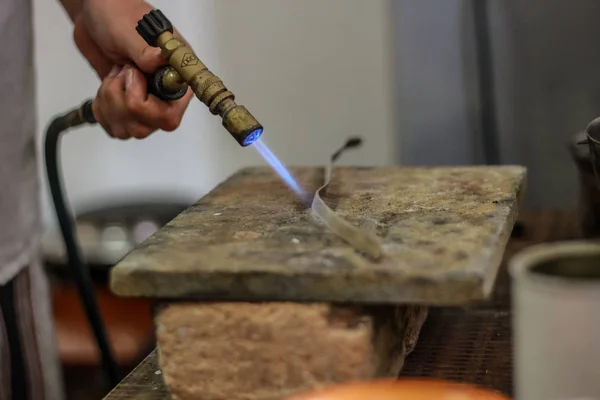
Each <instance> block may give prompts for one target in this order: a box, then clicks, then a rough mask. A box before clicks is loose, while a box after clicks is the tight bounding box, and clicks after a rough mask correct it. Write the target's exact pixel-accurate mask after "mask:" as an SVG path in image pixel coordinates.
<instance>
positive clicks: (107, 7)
mask: <svg viewBox="0 0 600 400" xmlns="http://www.w3.org/2000/svg"><path fill="white" fill-rule="evenodd" d="M152 9H153V7H152V6H150V5H149V4H148V3H146V2H145V1H143V0H83V1H82V8H81V11H80V12H79V14H78V15H77V17H76V18H75V30H74V34H73V36H74V39H75V43H76V45H77V47H78V48H79V50H80V51H81V53H82V54H83V56H84V57H85V58H86V59H87V60H88V62H89V63H90V65H91V66H92V67H93V68H94V70H96V72H97V73H98V76H99V77H100V79H102V85H101V86H100V89H99V90H98V94H97V96H96V98H95V100H94V102H93V104H92V109H93V111H94V116H95V117H96V120H97V121H98V123H99V124H100V125H102V127H103V128H104V129H105V130H106V131H107V132H108V134H109V135H111V136H113V137H116V138H119V139H129V138H132V137H134V138H137V139H143V138H145V137H147V136H149V135H150V134H152V133H153V132H154V131H156V130H158V129H161V130H164V131H169V132H170V131H174V130H175V129H177V127H178V126H179V124H180V123H181V119H182V118H183V114H184V112H185V110H186V108H187V106H188V104H189V102H190V100H191V98H192V96H193V92H192V91H191V90H189V89H188V92H187V94H186V95H185V96H184V97H183V98H181V99H179V100H176V101H171V102H165V101H162V100H160V99H158V98H157V97H155V96H152V95H148V94H147V82H146V77H145V76H144V73H146V74H150V73H152V72H154V71H155V70H156V69H158V68H159V67H160V66H162V65H165V64H166V61H165V60H163V59H162V57H161V56H160V49H158V48H154V47H150V46H148V44H147V43H146V42H145V41H144V40H143V39H142V38H141V37H140V36H139V34H138V33H137V31H136V30H135V27H136V25H137V22H138V21H139V20H140V19H141V18H142V17H143V16H144V14H146V13H148V12H149V11H151V10H152ZM174 34H175V35H176V36H178V37H180V38H181V35H179V33H178V32H176V31H175V32H174Z"/></svg>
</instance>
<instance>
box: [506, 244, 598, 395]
mask: <svg viewBox="0 0 600 400" xmlns="http://www.w3.org/2000/svg"><path fill="white" fill-rule="evenodd" d="M509 268H510V274H511V276H512V300H513V305H512V307H513V358H514V382H515V391H514V393H515V398H516V399H517V400H584V399H585V400H600V244H599V243H594V242H584V241H576V242H575V241H574V242H561V243H550V244H543V245H537V246H532V247H530V248H528V249H525V250H523V251H522V252H520V253H518V254H517V255H516V256H515V257H513V258H512V259H511V260H510V265H509Z"/></svg>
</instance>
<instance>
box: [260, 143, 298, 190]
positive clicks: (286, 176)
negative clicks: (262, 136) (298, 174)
mask: <svg viewBox="0 0 600 400" xmlns="http://www.w3.org/2000/svg"><path fill="white" fill-rule="evenodd" d="M254 147H255V148H256V151H258V153H259V154H260V155H261V156H262V158H264V159H265V161H266V162H267V163H269V165H270V166H271V167H272V168H273V169H274V170H275V172H277V174H278V175H279V176H280V177H281V179H283V181H284V182H285V183H286V185H288V186H289V188H290V189H292V190H293V191H294V193H296V194H297V195H298V196H300V197H301V198H304V197H306V196H305V192H304V190H302V188H301V187H300V185H299V184H298V182H296V180H295V179H294V177H293V176H292V174H291V173H290V171H288V170H287V168H286V167H285V166H284V165H283V164H282V163H281V161H279V159H278V158H277V156H276V155H275V154H273V152H272V151H271V150H270V149H269V148H268V147H267V145H266V144H265V143H264V142H263V141H262V140H256V141H255V142H254Z"/></svg>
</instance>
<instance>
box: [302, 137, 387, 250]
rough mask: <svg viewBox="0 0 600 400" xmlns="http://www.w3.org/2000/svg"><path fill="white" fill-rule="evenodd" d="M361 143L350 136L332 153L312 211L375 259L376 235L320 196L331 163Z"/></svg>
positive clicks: (328, 178)
mask: <svg viewBox="0 0 600 400" xmlns="http://www.w3.org/2000/svg"><path fill="white" fill-rule="evenodd" d="M361 144H362V139H360V138H351V139H349V140H348V141H346V143H345V144H344V145H343V146H342V147H341V148H340V149H339V150H338V151H336V152H335V153H333V155H332V156H331V160H330V162H329V164H328V165H327V166H326V168H325V180H324V184H323V186H321V187H320V188H319V189H317V191H316V193H315V197H314V198H313V202H312V207H311V208H312V211H313V213H314V214H315V215H316V216H317V217H319V219H320V220H321V221H322V222H323V223H324V224H325V225H326V226H327V227H328V228H329V229H331V230H332V231H333V232H334V233H335V234H336V235H338V236H339V237H341V238H342V239H344V240H345V241H346V242H348V243H350V245H352V246H353V247H354V248H355V249H356V250H358V251H360V252H362V253H364V254H366V255H368V256H369V257H372V258H373V259H375V260H377V259H379V258H380V257H381V254H382V249H381V245H380V242H379V239H378V238H377V236H375V235H372V234H370V233H368V232H364V231H363V230H361V229H359V228H357V227H356V226H354V225H352V224H351V223H349V222H348V221H346V220H345V219H344V218H342V217H340V216H339V215H338V214H336V213H335V211H333V210H332V209H331V208H329V206H328V205H327V204H325V202H324V201H323V199H322V198H321V193H322V192H324V191H325V190H326V189H327V186H328V185H329V182H331V175H332V172H333V165H334V164H335V162H336V161H337V159H338V158H340V157H341V155H342V154H343V153H344V151H346V150H348V149H350V148H355V147H359V146H360V145H361Z"/></svg>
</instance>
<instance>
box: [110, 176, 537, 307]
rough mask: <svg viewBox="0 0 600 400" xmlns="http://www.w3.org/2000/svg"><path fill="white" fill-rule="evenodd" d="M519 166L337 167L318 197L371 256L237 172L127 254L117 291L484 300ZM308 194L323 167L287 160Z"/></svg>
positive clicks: (282, 194) (273, 182)
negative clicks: (369, 247)
mask: <svg viewBox="0 0 600 400" xmlns="http://www.w3.org/2000/svg"><path fill="white" fill-rule="evenodd" d="M525 172H526V171H525V169H524V168H522V167H518V166H475V167H403V166H389V167H338V168H336V169H335V170H334V172H333V177H332V181H331V184H330V186H329V187H328V189H327V193H326V195H325V196H323V197H324V200H325V201H326V202H327V203H328V204H329V205H330V207H331V208H332V209H334V210H335V211H336V212H337V213H338V214H339V215H341V216H343V217H345V218H346V219H347V220H348V221H350V222H351V223H353V224H355V225H356V226H359V227H361V228H362V229H364V230H369V231H371V232H373V233H375V234H376V235H377V236H378V237H379V238H380V239H381V241H382V242H383V249H384V256H383V257H382V259H381V260H379V261H371V260H369V259H367V258H365V257H363V256H362V255H361V254H359V253H357V252H356V251H355V250H354V249H353V248H352V247H351V246H350V245H348V244H347V243H346V242H344V241H343V240H342V239H340V238H339V237H337V236H336V235H335V234H333V233H332V232H331V231H329V230H328V229H327V228H326V227H325V226H324V225H323V224H321V223H320V222H319V221H318V220H317V218H316V217H315V216H313V215H312V214H311V210H310V207H309V206H310V205H309V204H306V203H302V201H301V200H300V199H299V198H298V197H297V196H296V195H295V194H294V193H293V192H292V191H291V190H289V189H288V188H287V187H286V186H285V185H284V183H282V181H281V179H280V178H279V177H278V176H277V175H276V174H275V173H274V172H273V171H271V169H269V168H268V167H265V168H262V167H257V168H248V169H244V170H241V171H240V172H238V173H236V174H234V175H233V176H232V177H230V178H229V179H227V180H226V181H225V182H223V183H222V184H220V185H219V186H217V187H216V188H215V189H214V190H212V191H211V192H210V193H209V194H208V195H206V196H205V197H204V198H202V199H201V200H199V201H198V202H197V203H196V204H194V205H193V206H191V207H189V208H188V209H187V210H185V211H184V212H183V213H181V214H180V215H179V216H177V217H176V218H174V219H173V220H172V221H171V222H170V223H168V224H167V225H166V226H165V227H163V228H162V229H161V230H159V231H158V232H156V233H155V234H154V235H153V236H151V237H150V238H149V239H147V240H146V241H145V242H144V243H143V244H141V245H140V246H139V247H138V248H136V249H135V250H133V251H132V252H131V253H130V254H128V255H127V256H126V257H125V258H124V259H123V260H122V261H121V262H120V263H118V264H117V265H116V266H115V267H114V268H113V270H112V272H111V286H112V289H113V291H114V292H115V293H116V294H118V295H121V296H132V297H151V298H160V299H174V300H181V299H188V300H191V299H194V300H212V301H291V302H297V301H298V302H334V303H356V304H392V305H397V304H428V305H460V304H465V303H469V302H473V301H478V300H483V299H485V298H487V297H488V296H489V294H490V292H491V289H492V286H493V284H494V281H495V277H496V273H497V270H498V267H499V265H500V262H501V259H502V255H503V253H504V250H505V246H506V243H507V241H508V238H509V236H510V232H511V230H512V228H513V224H514V222H515V220H516V217H517V214H518V210H519V205H520V200H521V198H522V194H523V191H524V186H525ZM292 174H293V175H294V176H296V178H297V179H298V181H299V183H300V185H301V186H302V187H303V188H304V189H305V190H306V191H307V193H308V194H311V193H314V190H315V189H316V188H318V187H319V186H320V185H321V184H322V183H323V169H322V168H316V167H305V168H294V169H292Z"/></svg>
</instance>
